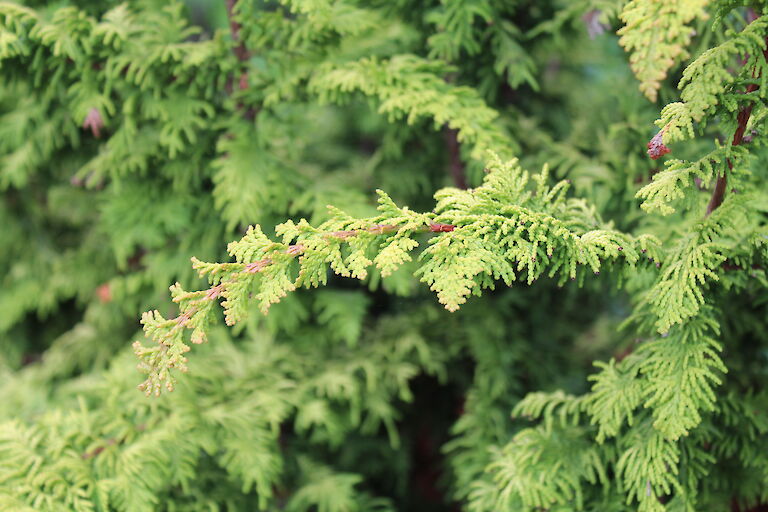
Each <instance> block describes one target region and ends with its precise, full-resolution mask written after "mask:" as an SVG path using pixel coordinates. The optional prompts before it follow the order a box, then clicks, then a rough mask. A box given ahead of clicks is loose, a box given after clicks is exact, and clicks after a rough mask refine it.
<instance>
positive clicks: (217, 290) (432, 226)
mask: <svg viewBox="0 0 768 512" xmlns="http://www.w3.org/2000/svg"><path fill="white" fill-rule="evenodd" d="M397 229H398V227H397V226H395V225H394V224H374V225H373V226H370V227H367V228H363V229H350V230H346V231H331V232H329V233H325V234H323V235H321V236H322V237H323V238H326V239H328V238H334V239H337V240H342V241H343V240H347V239H348V238H352V237H355V236H358V235H360V234H361V233H373V234H375V235H385V234H389V233H394V232H395V231H397ZM454 229H456V226H454V225H453V224H444V223H441V222H430V223H429V224H427V225H425V226H424V227H422V228H420V229H417V230H416V231H417V232H423V233H450V232H451V231H453V230H454ZM305 250H306V246H305V245H304V244H293V245H289V246H288V247H287V248H286V249H285V251H283V253H284V254H287V255H288V256H291V257H293V258H295V257H297V256H301V255H302V254H304V251H305ZM192 260H193V261H195V258H192ZM272 263H274V260H273V259H272V258H263V259H260V260H257V261H252V262H250V263H246V264H245V267H244V268H243V269H242V270H240V271H239V272H235V273H234V274H232V275H231V276H230V277H229V279H228V280H227V281H225V282H222V283H220V284H218V285H216V286H212V287H211V288H209V289H207V290H205V294H204V295H203V296H202V297H201V298H199V299H197V300H196V301H194V302H193V303H192V304H191V305H190V307H189V308H187V310H186V311H185V312H184V313H181V314H180V315H178V316H177V317H175V318H173V321H174V322H176V325H175V326H174V327H173V329H174V330H176V329H180V328H183V327H185V326H186V324H187V323H188V322H189V321H190V320H191V319H192V317H193V316H195V314H197V313H198V311H200V308H201V306H202V304H203V303H204V302H208V301H211V300H215V299H217V298H219V297H221V296H222V293H223V292H224V290H225V288H226V286H227V283H229V282H232V281H234V280H236V279H237V276H238V275H241V274H256V273H259V272H262V271H263V270H264V269H265V268H267V267H269V266H270V265H272ZM136 343H138V342H136Z"/></svg>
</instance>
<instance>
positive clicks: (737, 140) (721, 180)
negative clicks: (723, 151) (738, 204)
mask: <svg viewBox="0 0 768 512" xmlns="http://www.w3.org/2000/svg"><path fill="white" fill-rule="evenodd" d="M765 44H766V49H765V50H763V52H762V54H763V58H764V59H765V60H766V61H768V38H766V39H765ZM757 75H758V76H757V77H758V78H759V75H760V71H758V72H757ZM752 76H753V77H755V72H754V71H753V73H752ZM757 88H758V85H757V84H756V83H752V84H749V85H747V88H746V91H745V94H749V93H751V92H754V91H756V90H757ZM753 107H754V103H751V102H750V103H749V104H748V105H745V106H743V107H741V108H740V109H739V113H738V115H737V116H736V131H735V132H734V134H733V140H732V141H731V146H739V145H741V144H742V142H744V133H745V132H746V130H747V123H748V122H749V117H750V116H751V115H752V108H753ZM727 162H728V170H729V171H730V170H733V163H732V162H731V160H730V159H728V160H727ZM727 186H728V174H727V173H725V172H723V174H721V175H720V176H718V177H717V182H716V183H715V188H714V190H713V191H712V197H711V198H710V200H709V204H707V213H706V215H710V214H711V213H712V212H713V211H715V209H716V208H717V207H719V206H720V205H721V204H723V199H724V198H725V191H726V188H727Z"/></svg>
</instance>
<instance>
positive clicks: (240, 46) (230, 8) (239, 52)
mask: <svg viewBox="0 0 768 512" xmlns="http://www.w3.org/2000/svg"><path fill="white" fill-rule="evenodd" d="M236 3H237V0H227V17H228V18H229V31H230V34H232V40H233V41H234V42H235V43H237V46H235V48H234V49H233V50H232V52H233V53H234V54H235V57H237V60H238V61H240V64H241V67H242V69H241V72H240V79H239V80H238V88H239V89H240V90H241V91H244V90H246V89H247V88H248V70H247V69H246V63H247V62H248V59H250V58H251V52H249V51H248V48H246V46H245V41H243V40H242V39H241V38H240V29H241V28H242V27H241V26H240V23H238V22H237V20H235V15H234V10H235V4H236ZM232 89H233V87H232V77H230V78H229V79H228V80H227V91H228V92H229V94H231V93H232ZM237 108H238V110H242V109H243V108H244V105H243V104H242V103H238V104H237ZM243 116H244V117H245V118H246V119H247V120H249V121H253V119H254V118H255V117H256V108H254V107H250V108H248V110H246V111H245V113H244V114H243Z"/></svg>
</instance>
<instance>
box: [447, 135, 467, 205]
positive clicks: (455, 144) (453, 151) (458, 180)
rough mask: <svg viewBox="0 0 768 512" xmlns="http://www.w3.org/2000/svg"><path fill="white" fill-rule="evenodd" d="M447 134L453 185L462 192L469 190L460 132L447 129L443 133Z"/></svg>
mask: <svg viewBox="0 0 768 512" xmlns="http://www.w3.org/2000/svg"><path fill="white" fill-rule="evenodd" d="M443 133H444V134H445V145H446V146H447V148H448V158H449V161H450V164H449V165H450V170H451V177H452V178H453V184H454V185H455V186H456V187H457V188H460V189H462V190H466V189H467V178H466V176H465V175H464V164H463V163H462V162H461V153H460V150H459V139H458V135H459V133H458V131H457V130H454V129H451V128H446V129H445V130H444V132H443Z"/></svg>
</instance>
